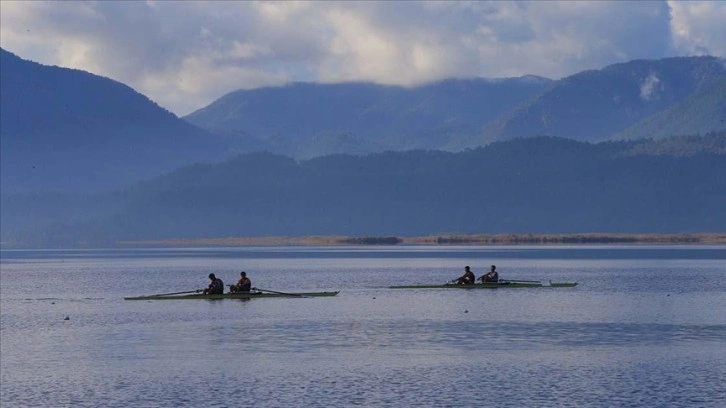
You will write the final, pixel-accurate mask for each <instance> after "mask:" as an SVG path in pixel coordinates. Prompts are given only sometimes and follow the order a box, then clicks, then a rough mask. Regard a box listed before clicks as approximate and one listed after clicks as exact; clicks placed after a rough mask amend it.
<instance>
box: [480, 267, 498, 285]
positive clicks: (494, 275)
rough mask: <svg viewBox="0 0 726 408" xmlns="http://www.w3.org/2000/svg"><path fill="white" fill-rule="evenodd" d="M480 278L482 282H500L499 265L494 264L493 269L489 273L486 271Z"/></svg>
mask: <svg viewBox="0 0 726 408" xmlns="http://www.w3.org/2000/svg"><path fill="white" fill-rule="evenodd" d="M479 280H480V281H481V283H488V282H499V273H498V272H497V266H496V265H492V270H491V271H489V273H486V274H484V275H482V276H481V277H479Z"/></svg>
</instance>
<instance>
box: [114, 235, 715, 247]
mask: <svg viewBox="0 0 726 408" xmlns="http://www.w3.org/2000/svg"><path fill="white" fill-rule="evenodd" d="M557 244H562V245H576V244H590V245H592V244H620V245H622V244H650V245H676V244H684V245H685V244H700V245H722V244H726V233H694V234H607V233H582V234H434V235H426V236H417V237H397V236H364V237H348V236H303V237H276V236H270V237H224V238H199V239H165V240H148V241H121V242H118V245H120V246H155V247H156V246H169V247H192V246H194V247H196V246H210V247H214V246H285V245H309V246H315V245H317V246H319V245H557Z"/></svg>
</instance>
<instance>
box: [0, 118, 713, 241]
mask: <svg viewBox="0 0 726 408" xmlns="http://www.w3.org/2000/svg"><path fill="white" fill-rule="evenodd" d="M724 146H726V132H721V133H714V134H711V135H709V136H706V137H691V138H677V139H673V140H669V139H666V140H663V141H637V142H607V143H600V144H596V145H593V144H588V143H582V142H576V141H572V140H567V139H560V138H527V139H517V140H512V141H507V142H498V143H493V144H491V145H489V146H487V147H484V148H479V149H474V150H468V151H465V152H461V153H446V152H436V151H410V152H389V153H379V154H372V155H368V156H363V157H358V156H350V155H334V156H326V157H320V158H316V159H312V160H307V161H301V162H296V161H294V160H292V159H290V158H287V157H284V156H278V155H272V154H252V155H244V156H239V157H236V158H234V159H232V160H229V161H226V162H224V163H219V164H215V165H211V164H207V165H195V166H190V167H186V168H183V169H180V170H178V171H175V172H173V173H171V174H169V175H167V176H164V177H159V178H156V179H154V180H151V181H149V182H145V183H143V184H141V185H139V186H137V187H135V188H132V189H128V190H127V191H125V192H123V193H121V194H118V195H117V196H116V197H115V202H116V203H117V205H118V208H119V209H118V210H115V211H114V212H113V213H112V214H106V215H99V216H95V217H88V218H87V219H85V220H78V219H73V220H69V221H68V222H64V223H63V224H62V225H56V226H48V227H46V228H44V229H38V228H35V229H33V230H32V231H30V232H28V231H27V230H24V229H23V228H17V229H15V230H14V231H7V230H3V234H4V235H3V241H4V242H5V243H6V244H7V243H13V242H14V243H17V244H24V245H36V246H47V245H59V244H62V245H70V244H73V243H77V242H83V243H89V242H93V243H96V244H97V245H113V243H114V242H116V241H118V240H130V239H131V240H133V239H140V240H143V239H168V238H200V237H226V236H267V235H283V236H284V235H319V234H324V235H354V236H355V235H357V236H366V235H373V236H386V235H425V234H435V233H450V232H460V233H527V232H532V233H571V232H631V233H646V232H661V233H664V232H669V233H683V232H708V231H723V230H724V229H726V212H724V211H723V203H724V202H726V178H724V177H723V174H726V148H724ZM99 199H100V200H101V201H104V200H107V198H103V197H101V198H99ZM119 204H120V205H119ZM25 205H26V206H28V204H27V203H26V204H25ZM99 207H104V206H102V205H99ZM105 207H107V206H105ZM92 209H93V208H92V207H90V208H89V210H88V211H91V210H92ZM71 215H72V214H71ZM68 217H69V218H70V215H68Z"/></svg>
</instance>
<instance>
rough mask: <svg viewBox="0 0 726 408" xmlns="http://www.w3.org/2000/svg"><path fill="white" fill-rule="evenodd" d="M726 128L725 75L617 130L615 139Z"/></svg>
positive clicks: (699, 132)
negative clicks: (664, 107)
mask: <svg viewBox="0 0 726 408" xmlns="http://www.w3.org/2000/svg"><path fill="white" fill-rule="evenodd" d="M719 129H726V75H722V76H721V77H719V78H718V79H716V80H715V81H713V82H712V83H709V85H708V86H707V87H704V89H701V90H699V91H698V92H696V93H695V94H693V95H692V96H690V97H688V98H686V99H685V100H684V101H682V102H680V103H678V104H676V105H674V106H672V107H670V108H668V109H665V110H663V111H660V112H658V113H656V114H655V115H652V116H649V117H647V118H645V119H643V120H641V121H639V122H637V123H636V124H634V125H632V126H630V127H628V128H627V129H625V130H623V131H621V132H618V133H616V134H615V135H614V136H613V137H612V139H613V140H627V139H638V138H643V137H650V138H665V137H669V136H673V135H689V134H706V133H709V132H713V131H717V130H719Z"/></svg>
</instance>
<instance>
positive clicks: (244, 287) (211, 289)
mask: <svg viewBox="0 0 726 408" xmlns="http://www.w3.org/2000/svg"><path fill="white" fill-rule="evenodd" d="M239 276H240V277H239V280H238V281H237V284H236V285H230V287H229V292H230V293H240V292H249V291H250V289H251V288H252V281H250V279H249V278H248V277H247V272H245V271H242V272H240V273H239ZM209 280H211V281H212V282H211V283H210V284H209V286H207V288H206V289H204V290H203V291H202V293H204V294H210V295H221V294H223V293H224V282H222V279H219V278H218V277H216V276H214V274H213V273H210V274H209Z"/></svg>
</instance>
